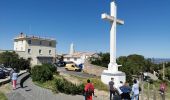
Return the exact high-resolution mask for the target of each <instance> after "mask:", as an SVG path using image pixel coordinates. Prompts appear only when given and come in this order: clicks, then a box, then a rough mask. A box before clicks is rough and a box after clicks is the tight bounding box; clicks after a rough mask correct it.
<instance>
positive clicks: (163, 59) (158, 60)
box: [152, 58, 170, 64]
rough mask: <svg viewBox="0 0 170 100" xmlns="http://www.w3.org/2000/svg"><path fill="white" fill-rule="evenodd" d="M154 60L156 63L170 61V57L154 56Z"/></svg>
mask: <svg viewBox="0 0 170 100" xmlns="http://www.w3.org/2000/svg"><path fill="white" fill-rule="evenodd" d="M152 62H153V63H155V64H160V63H163V62H170V58H152Z"/></svg>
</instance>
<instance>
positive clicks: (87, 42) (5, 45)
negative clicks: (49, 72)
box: [0, 0, 170, 58]
mask: <svg viewBox="0 0 170 100" xmlns="http://www.w3.org/2000/svg"><path fill="white" fill-rule="evenodd" d="M169 5H170V0H117V6H118V18H120V19H123V20H124V21H125V24H124V25H122V26H118V27H117V56H122V55H129V54H134V53H136V54H141V55H144V56H145V57H161V58H170V46H169V43H170V20H169V18H170V13H169V12H170V6H169ZM104 12H106V13H109V12H110V0H1V1H0V49H13V38H14V37H15V36H17V35H18V34H19V33H20V32H24V33H26V34H28V35H37V36H42V37H46V36H47V37H52V38H56V40H57V42H58V44H57V51H58V52H59V53H67V52H68V51H69V46H70V44H71V43H72V42H73V43H74V44H75V48H76V50H77V51H91V52H95V51H97V52H100V51H101V52H109V35H110V33H109V29H110V24H109V22H107V21H104V20H102V19H101V14H102V13H104Z"/></svg>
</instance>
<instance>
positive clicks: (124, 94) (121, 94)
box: [84, 78, 139, 100]
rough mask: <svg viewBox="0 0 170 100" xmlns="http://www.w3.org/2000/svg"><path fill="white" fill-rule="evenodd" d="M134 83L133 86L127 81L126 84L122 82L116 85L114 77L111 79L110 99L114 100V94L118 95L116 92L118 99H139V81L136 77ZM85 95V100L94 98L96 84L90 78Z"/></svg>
mask: <svg viewBox="0 0 170 100" xmlns="http://www.w3.org/2000/svg"><path fill="white" fill-rule="evenodd" d="M133 83H134V84H133V86H132V88H131V87H130V86H129V84H128V83H127V82H125V83H124V84H123V82H120V84H119V86H118V87H115V83H114V78H111V81H110V82H109V89H110V100H112V96H113V98H114V97H116V94H117V97H118V98H117V99H118V100H123V99H124V100H139V83H138V82H137V80H136V79H134V82H133ZM130 93H132V96H130ZM84 96H85V100H92V96H94V86H93V84H92V83H90V80H89V79H88V80H87V84H86V85H85V88H84ZM117 99H116V100H117Z"/></svg>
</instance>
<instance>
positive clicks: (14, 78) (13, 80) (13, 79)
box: [10, 68, 18, 90]
mask: <svg viewBox="0 0 170 100" xmlns="http://www.w3.org/2000/svg"><path fill="white" fill-rule="evenodd" d="M17 78H18V73H17V70H16V68H14V69H12V70H11V72H10V79H11V83H12V87H13V90H15V89H16V85H17Z"/></svg>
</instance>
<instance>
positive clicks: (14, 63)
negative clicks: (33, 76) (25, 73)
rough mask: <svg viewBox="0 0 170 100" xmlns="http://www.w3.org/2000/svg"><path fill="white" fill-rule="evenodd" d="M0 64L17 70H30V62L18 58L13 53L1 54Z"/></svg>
mask: <svg viewBox="0 0 170 100" xmlns="http://www.w3.org/2000/svg"><path fill="white" fill-rule="evenodd" d="M0 64H3V65H4V66H5V67H11V68H17V69H18V70H24V69H29V68H30V61H29V60H26V59H23V58H20V57H19V56H18V54H16V53H15V52H8V51H6V52H3V53H0Z"/></svg>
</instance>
